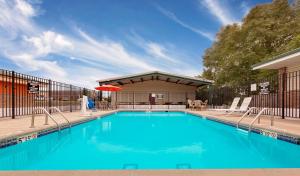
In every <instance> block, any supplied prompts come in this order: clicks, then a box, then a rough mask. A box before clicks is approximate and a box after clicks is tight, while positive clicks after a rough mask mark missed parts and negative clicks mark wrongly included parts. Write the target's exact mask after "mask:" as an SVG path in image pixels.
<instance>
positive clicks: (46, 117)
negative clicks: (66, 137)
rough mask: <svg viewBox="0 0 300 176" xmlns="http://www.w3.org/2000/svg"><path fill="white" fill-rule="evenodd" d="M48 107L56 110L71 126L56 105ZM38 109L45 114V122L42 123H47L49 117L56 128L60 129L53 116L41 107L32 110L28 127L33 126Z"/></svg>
mask: <svg viewBox="0 0 300 176" xmlns="http://www.w3.org/2000/svg"><path fill="white" fill-rule="evenodd" d="M49 109H53V110H56V111H57V112H58V113H59V114H60V115H61V116H62V117H63V118H64V119H65V120H66V121H67V123H68V125H69V127H71V123H70V121H69V120H68V119H67V118H66V117H65V116H64V115H63V113H62V112H61V111H60V110H59V109H58V108H57V107H50V108H49ZM38 110H40V111H43V113H44V114H45V124H44V125H48V124H49V123H48V118H49V117H50V118H51V119H52V121H53V122H54V123H55V124H56V126H57V128H58V130H59V131H60V130H61V126H60V125H59V124H58V122H57V121H56V120H55V119H54V118H53V116H52V115H51V114H50V113H49V112H48V111H47V110H46V109H45V108H42V107H39V108H36V109H34V110H33V111H32V118H31V126H30V128H34V119H35V115H36V112H37V111H38Z"/></svg>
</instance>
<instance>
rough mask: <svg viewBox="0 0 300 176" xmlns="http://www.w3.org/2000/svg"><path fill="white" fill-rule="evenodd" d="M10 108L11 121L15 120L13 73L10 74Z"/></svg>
mask: <svg viewBox="0 0 300 176" xmlns="http://www.w3.org/2000/svg"><path fill="white" fill-rule="evenodd" d="M11 98H12V99H11V108H12V112H11V116H12V119H15V106H16V104H15V71H12V72H11Z"/></svg>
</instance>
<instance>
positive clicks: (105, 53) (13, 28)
mask: <svg viewBox="0 0 300 176" xmlns="http://www.w3.org/2000/svg"><path fill="white" fill-rule="evenodd" d="M0 9H1V10H0V41H1V42H0V55H2V56H4V57H5V58H7V59H10V60H11V61H12V62H14V63H15V64H16V65H18V66H19V67H20V68H22V69H24V71H38V72H40V73H44V75H42V76H46V77H50V78H52V79H55V80H58V81H64V82H68V83H74V84H77V85H82V86H85V85H87V86H88V87H90V88H92V87H94V86H95V85H96V82H95V80H98V79H101V78H105V77H110V76H119V74H124V73H136V72H142V71H151V70H162V71H171V72H175V73H181V72H182V69H185V70H188V71H189V73H190V74H192V73H195V74H196V69H192V67H190V66H188V65H187V64H184V63H181V65H180V66H181V68H176V67H178V65H176V64H175V63H178V61H179V59H176V58H178V56H176V57H173V56H174V55H175V54H172V53H173V52H171V51H170V49H169V48H168V47H166V46H165V45H162V44H159V43H156V42H152V41H148V42H143V41H142V43H141V45H140V47H143V49H144V50H145V53H146V54H142V55H141V54H136V53H134V52H131V51H129V50H128V49H127V48H126V47H125V46H124V45H123V44H122V43H121V42H117V41H113V40H109V39H105V40H99V39H96V38H94V37H92V36H91V35H90V34H88V33H86V32H84V31H83V30H82V29H79V28H75V31H76V32H75V33H73V34H72V35H71V34H68V35H65V34H62V33H58V32H55V31H53V30H47V29H44V28H43V27H42V26H40V25H38V24H37V23H36V22H35V21H34V18H35V17H36V16H37V14H39V13H38V11H37V10H36V9H35V8H34V6H33V5H32V4H30V3H29V2H28V1H25V0H11V1H9V0H0ZM195 30H196V29H195ZM53 55H54V56H55V57H54V58H53ZM51 56H52V57H51ZM56 56H58V57H57V58H56ZM151 57H152V58H153V57H154V58H159V59H161V61H160V62H153V61H152V58H151ZM66 58H69V61H68V63H66V64H65V61H64V60H59V59H66ZM174 58H175V59H174ZM78 62H81V63H82V64H78ZM193 68H195V67H193ZM194 70H195V71H194ZM197 72H198V71H197ZM186 73H187V72H186V71H185V74H186Z"/></svg>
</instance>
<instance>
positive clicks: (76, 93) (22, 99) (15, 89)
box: [0, 69, 96, 118]
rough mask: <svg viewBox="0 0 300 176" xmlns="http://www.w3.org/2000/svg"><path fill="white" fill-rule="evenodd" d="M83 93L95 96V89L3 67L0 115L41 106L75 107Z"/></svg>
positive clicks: (71, 108) (0, 76)
mask: <svg viewBox="0 0 300 176" xmlns="http://www.w3.org/2000/svg"><path fill="white" fill-rule="evenodd" d="M83 94H86V95H89V96H90V97H94V98H95V97H96V92H95V91H94V90H89V89H86V88H82V87H78V86H74V85H71V84H65V83H61V82H57V81H52V80H49V79H44V78H39V77H35V76H30V75H26V74H21V73H17V72H15V71H9V70H3V69H0V118H1V117H12V118H15V117H16V116H22V115H30V114H31V113H32V110H33V109H35V108H38V107H43V108H47V107H51V106H55V107H58V108H59V109H60V110H61V111H70V112H72V111H76V110H79V109H80V101H78V99H79V98H80V97H82V95H83Z"/></svg>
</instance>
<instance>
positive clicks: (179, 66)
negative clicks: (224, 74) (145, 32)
mask: <svg viewBox="0 0 300 176" xmlns="http://www.w3.org/2000/svg"><path fill="white" fill-rule="evenodd" d="M127 38H128V39H129V40H130V41H131V42H132V43H133V44H135V45H137V46H138V47H140V48H142V49H143V50H144V51H145V52H146V53H147V54H149V57H150V58H151V60H153V61H155V62H156V63H157V65H160V68H161V70H162V71H166V72H170V71H171V72H173V73H178V74H184V75H192V76H195V75H198V74H199V68H197V66H196V65H193V63H189V61H188V60H189V59H188V58H190V57H189V56H188V55H186V54H185V52H184V51H183V50H181V49H178V48H176V47H175V46H174V45H172V44H169V43H168V44H163V43H157V42H153V41H149V40H146V39H144V38H143V37H141V36H140V35H138V34H137V33H136V32H134V31H133V32H132V34H131V35H129V36H127ZM183 59H184V60H183ZM199 63H200V60H199ZM199 67H200V66H199Z"/></svg>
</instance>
